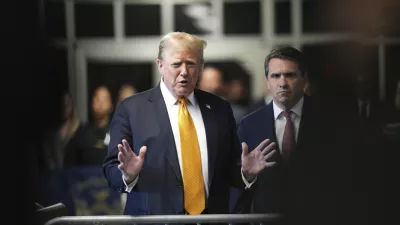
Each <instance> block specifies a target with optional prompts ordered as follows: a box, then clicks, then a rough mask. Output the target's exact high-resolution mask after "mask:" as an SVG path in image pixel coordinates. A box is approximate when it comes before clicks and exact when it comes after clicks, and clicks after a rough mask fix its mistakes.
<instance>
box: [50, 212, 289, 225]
mask: <svg viewBox="0 0 400 225" xmlns="http://www.w3.org/2000/svg"><path fill="white" fill-rule="evenodd" d="M281 218H282V216H281V215H280V214H212V215H155V216H64V217H58V218H54V219H52V220H49V221H47V222H46V224H45V225H61V224H68V225H78V224H79V225H89V224H90V225H105V224H111V225H120V224H124V225H125V224H187V223H193V224H195V223H197V224H205V223H229V224H236V223H258V224H264V225H267V224H268V223H269V222H275V221H278V220H279V219H281Z"/></svg>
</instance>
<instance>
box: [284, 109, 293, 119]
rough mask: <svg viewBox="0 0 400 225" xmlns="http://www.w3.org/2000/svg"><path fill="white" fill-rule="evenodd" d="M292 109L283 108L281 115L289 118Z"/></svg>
mask: <svg viewBox="0 0 400 225" xmlns="http://www.w3.org/2000/svg"><path fill="white" fill-rule="evenodd" d="M291 112H292V111H291V110H285V111H283V112H282V113H283V116H284V117H285V118H286V119H291V118H290V113H291Z"/></svg>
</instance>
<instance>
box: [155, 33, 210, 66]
mask: <svg viewBox="0 0 400 225" xmlns="http://www.w3.org/2000/svg"><path fill="white" fill-rule="evenodd" d="M206 46H207V42H206V41H205V40H203V39H201V38H199V37H197V36H195V35H191V34H188V33H185V32H171V33H168V34H166V35H165V36H164V37H162V38H161V41H160V45H159V47H158V59H160V60H162V59H163V53H164V51H165V50H166V49H172V48H173V49H174V50H176V51H189V52H196V53H197V54H198V55H199V59H200V61H201V63H204V57H203V53H204V48H205V47H206Z"/></svg>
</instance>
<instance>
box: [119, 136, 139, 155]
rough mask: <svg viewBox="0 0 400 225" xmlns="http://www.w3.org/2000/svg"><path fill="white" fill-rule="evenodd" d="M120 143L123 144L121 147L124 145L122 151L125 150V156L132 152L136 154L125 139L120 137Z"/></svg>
mask: <svg viewBox="0 0 400 225" xmlns="http://www.w3.org/2000/svg"><path fill="white" fill-rule="evenodd" d="M122 145H123V147H124V151H125V153H124V154H125V155H126V156H129V155H132V154H133V155H134V156H136V154H135V152H134V151H132V149H131V146H130V145H129V143H128V141H127V140H125V139H122Z"/></svg>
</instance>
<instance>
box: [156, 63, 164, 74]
mask: <svg viewBox="0 0 400 225" xmlns="http://www.w3.org/2000/svg"><path fill="white" fill-rule="evenodd" d="M156 63H157V68H158V72H160V74H161V76H163V73H164V65H163V62H162V60H160V59H157V61H156Z"/></svg>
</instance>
